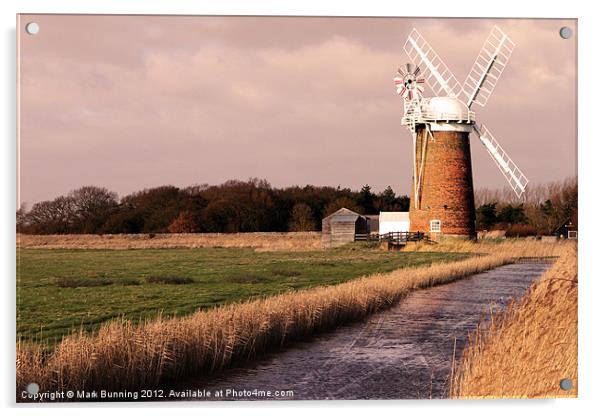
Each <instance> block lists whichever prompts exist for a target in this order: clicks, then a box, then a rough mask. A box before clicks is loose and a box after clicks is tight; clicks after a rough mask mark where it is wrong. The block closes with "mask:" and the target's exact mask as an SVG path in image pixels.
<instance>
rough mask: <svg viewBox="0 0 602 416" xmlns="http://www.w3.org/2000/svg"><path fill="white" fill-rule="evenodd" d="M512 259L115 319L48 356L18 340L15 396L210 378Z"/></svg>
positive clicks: (410, 271) (505, 257)
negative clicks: (30, 387)
mask: <svg viewBox="0 0 602 416" xmlns="http://www.w3.org/2000/svg"><path fill="white" fill-rule="evenodd" d="M511 261H512V255H509V254H507V253H498V254H494V255H487V256H478V257H473V258H470V259H466V260H462V261H458V262H454V263H446V264H436V265H431V266H429V267H423V268H415V269H400V270H396V271H393V272H391V273H388V274H383V275H372V276H368V277H364V278H359V279H356V280H353V281H350V282H346V283H343V284H339V285H336V286H329V287H319V288H314V289H309V290H304V291H298V292H291V293H286V294H283V295H279V296H273V297H269V298H265V299H259V300H254V301H249V302H245V303H239V304H232V305H226V306H221V307H217V308H215V309H212V310H209V311H200V312H197V313H195V314H193V315H190V316H188V317H183V318H165V317H159V318H157V319H154V320H150V321H146V322H143V323H140V324H134V323H132V322H130V321H127V320H114V321H110V322H108V323H106V324H104V325H103V326H102V327H101V329H100V330H99V332H98V333H97V334H95V335H87V334H84V333H83V332H82V333H79V334H74V335H70V336H68V337H66V338H64V339H63V341H62V342H60V343H59V344H58V345H57V346H56V347H55V348H54V349H53V350H52V351H50V352H46V353H44V352H43V351H42V349H43V347H42V346H40V345H36V344H26V343H18V344H17V392H20V391H22V389H24V387H25V386H26V385H27V384H28V383H30V382H32V381H35V382H36V383H38V384H39V385H40V386H41V389H42V390H54V389H58V390H65V389H71V390H74V389H88V390H90V389H102V388H105V389H106V388H110V389H112V390H118V389H131V390H134V389H138V388H142V387H144V388H148V387H152V386H157V385H160V384H161V383H165V382H167V381H169V380H174V379H178V378H179V377H182V376H184V375H186V374H198V375H202V374H210V373H212V372H214V371H217V370H219V369H221V368H224V367H227V366H229V365H231V364H232V363H233V362H239V361H244V360H247V359H250V358H253V357H254V356H255V355H256V354H259V353H262V352H265V351H268V350H269V349H271V348H278V347H280V346H282V345H283V344H285V343H287V342H289V341H291V340H295V339H303V338H307V337H309V336H311V335H312V334H314V333H316V332H319V331H323V330H326V329H329V328H332V327H335V326H336V325H339V324H341V323H343V322H348V321H353V320H359V319H362V318H363V317H365V316H366V315H368V314H370V313H372V312H374V311H377V310H380V309H383V308H386V307H389V306H391V305H392V304H394V303H396V302H397V301H399V299H400V298H402V297H403V296H405V295H406V294H407V293H409V292H411V291H413V290H416V289H420V288H425V287H429V286H433V285H436V284H442V283H447V282H451V281H454V280H457V279H460V278H463V277H466V276H469V275H471V274H474V273H478V272H481V271H484V270H488V269H491V268H494V267H497V266H500V265H503V264H506V263H509V262H511Z"/></svg>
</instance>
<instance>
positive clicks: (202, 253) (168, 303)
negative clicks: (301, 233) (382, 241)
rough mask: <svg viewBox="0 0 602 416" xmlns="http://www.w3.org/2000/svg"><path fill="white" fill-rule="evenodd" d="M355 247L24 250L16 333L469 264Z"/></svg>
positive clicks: (48, 333)
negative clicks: (435, 266) (371, 276)
mask: <svg viewBox="0 0 602 416" xmlns="http://www.w3.org/2000/svg"><path fill="white" fill-rule="evenodd" d="M467 256H468V255H467V254H464V253H435V252H433V253H429V252H407V253H406V252H387V251H382V250H379V249H376V248H371V247H368V246H366V245H353V246H348V247H343V248H338V249H332V250H326V251H315V252H255V251H254V250H252V249H242V248H241V249H238V248H199V249H144V250H44V249H43V250H38V249H17V335H18V337H19V338H21V339H27V340H34V341H45V342H48V343H49V344H53V343H55V342H57V341H59V340H60V339H61V338H62V337H63V336H64V335H66V334H68V333H69V332H71V331H73V330H78V329H79V328H81V327H83V328H84V329H85V330H87V331H94V330H96V329H98V327H99V325H100V324H101V323H102V322H105V321H107V320H110V319H112V318H115V317H118V316H125V317H126V318H129V319H133V320H140V319H145V318H151V317H153V316H156V315H157V314H158V313H160V312H163V313H164V314H166V315H184V314H190V313H192V312H194V311H196V310H197V309H199V308H201V309H205V308H210V307H213V306H216V305H221V304H226V303H231V302H236V301H242V300H247V299H249V298H253V297H258V296H270V295H275V294H278V293H282V292H285V291H289V290H295V289H303V288H310V287H314V286H320V285H333V284H337V283H341V282H345V281H348V280H351V279H354V278H357V277H359V276H362V275H367V274H372V273H376V272H388V271H392V270H395V269H399V268H403V267H414V266H423V265H426V264H431V263H434V262H442V261H455V260H460V259H463V258H466V257H467Z"/></svg>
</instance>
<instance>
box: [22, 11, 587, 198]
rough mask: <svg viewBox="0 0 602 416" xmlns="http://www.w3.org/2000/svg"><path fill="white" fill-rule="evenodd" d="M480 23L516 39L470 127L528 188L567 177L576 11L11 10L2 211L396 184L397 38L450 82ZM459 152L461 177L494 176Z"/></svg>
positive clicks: (405, 164) (405, 187) (461, 69)
mask: <svg viewBox="0 0 602 416" xmlns="http://www.w3.org/2000/svg"><path fill="white" fill-rule="evenodd" d="M29 22H36V23H38V25H39V28H40V30H39V33H38V34H36V35H28V34H26V33H25V31H24V28H25V25H26V24H27V23H29ZM494 25H498V26H499V27H500V28H501V29H502V30H503V31H504V32H506V33H507V34H508V35H509V36H510V37H511V38H512V40H513V41H514V42H515V43H516V47H515V49H514V52H513V54H512V58H511V60H510V63H509V65H508V66H507V68H506V70H505V71H504V73H503V74H502V77H501V79H500V81H499V82H498V84H497V86H496V89H495V91H494V93H493V95H492V96H491V97H490V99H489V101H488V103H487V106H486V107H485V108H481V107H478V106H474V107H473V109H474V110H475V111H476V116H477V119H478V121H479V122H480V123H481V122H483V123H485V124H486V125H487V127H488V128H489V130H490V131H491V132H492V133H493V135H494V136H495V137H496V139H497V140H498V141H499V142H500V143H501V144H502V146H503V147H504V149H505V150H506V152H507V153H508V154H509V155H510V156H511V157H512V159H513V160H514V161H515V162H516V163H517V165H518V166H519V167H520V168H521V169H522V170H523V172H524V173H525V175H526V176H527V177H528V178H529V179H530V181H531V183H545V182H549V181H555V180H562V179H564V178H566V177H569V176H575V175H576V172H577V166H576V164H577V101H576V98H577V74H576V72H577V71H576V70H577V68H576V66H577V40H576V37H577V36H576V35H574V36H573V37H572V38H571V39H568V40H565V39H562V38H561V37H560V36H559V29H560V27H562V26H568V27H570V28H572V29H573V33H575V34H576V32H577V24H576V21H575V20H551V19H550V20H529V19H522V20H516V19H514V20H508V19H426V18H420V19H417V18H412V19H410V18H332V17H323V18H315V17H216V16H110V15H103V16H95V15H21V17H20V19H19V23H18V28H17V30H18V42H19V47H18V55H19V56H18V66H19V67H18V76H19V80H18V82H19V85H18V100H19V103H18V105H19V107H18V118H19V119H18V133H19V138H18V149H19V161H18V168H19V172H18V175H19V189H18V203H19V204H20V203H21V202H24V203H26V204H27V205H28V206H29V207H30V206H31V205H32V204H33V203H35V202H39V201H42V200H48V199H53V198H55V197H56V196H59V195H64V194H67V193H68V192H69V191H70V190H73V189H76V188H79V187H81V186H84V185H96V186H102V187H106V188H109V189H111V190H113V191H115V192H117V193H118V194H119V195H120V196H124V195H126V194H128V193H131V192H135V191H138V190H141V189H144V188H150V187H155V186H161V185H174V186H178V187H185V186H189V185H193V184H204V183H207V184H219V183H222V182H224V181H226V180H228V179H240V180H246V179H248V178H250V177H258V178H265V179H267V180H268V181H269V182H270V183H271V184H272V185H273V186H276V187H285V186H290V185H301V186H303V185H306V184H313V185H331V186H341V187H350V188H352V189H359V188H361V186H362V185H364V184H369V185H370V186H372V188H373V190H375V191H381V190H383V189H384V188H385V187H386V186H391V187H392V188H393V189H394V190H395V191H396V192H397V193H400V194H409V190H410V187H411V176H412V143H411V135H410V133H409V132H408V130H406V129H405V128H403V127H402V126H400V117H401V115H402V109H403V103H402V99H401V98H400V97H398V96H397V95H396V94H395V89H394V85H393V77H394V76H395V72H396V70H397V68H398V67H399V66H401V65H403V64H405V63H406V62H409V59H408V58H407V56H406V55H405V53H404V52H403V43H404V42H405V39H406V38H407V36H408V34H409V33H410V31H411V29H412V28H414V27H415V28H417V29H418V30H419V31H420V33H421V34H422V35H423V36H424V37H425V38H426V39H427V40H428V41H429V43H430V44H431V46H432V47H433V48H434V49H435V50H436V51H437V53H438V54H439V56H440V57H441V58H442V59H443V61H444V62H445V63H446V64H447V66H448V67H449V68H450V69H451V70H452V72H453V73H454V74H455V76H456V78H457V79H458V80H459V81H460V83H462V82H463V81H464V79H465V77H466V75H467V74H468V71H469V70H470V68H471V66H472V64H473V62H474V60H475V58H476V56H477V54H478V52H479V50H480V49H481V46H482V44H483V42H484V40H485V39H486V37H487V36H488V34H489V32H490V30H491V29H492V27H493V26H494ZM431 94H432V92H430V91H428V90H427V92H426V93H425V95H426V96H429V95H431ZM471 146H472V160H473V178H474V183H475V187H476V188H481V187H488V188H502V187H504V186H507V185H506V182H505V179H504V178H503V176H502V174H501V173H500V172H499V171H498V169H497V167H496V166H495V165H494V163H493V161H492V160H491V159H490V157H489V156H488V154H487V153H486V151H485V149H484V147H483V146H482V145H481V144H480V142H479V141H478V140H477V139H476V137H472V139H471Z"/></svg>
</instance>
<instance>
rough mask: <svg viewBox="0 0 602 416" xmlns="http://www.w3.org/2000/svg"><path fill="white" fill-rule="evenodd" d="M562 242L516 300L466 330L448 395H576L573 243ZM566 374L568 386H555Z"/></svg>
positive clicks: (518, 396) (575, 270)
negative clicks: (539, 275) (552, 261)
mask: <svg viewBox="0 0 602 416" xmlns="http://www.w3.org/2000/svg"><path fill="white" fill-rule="evenodd" d="M562 248H563V252H562V254H561V257H560V259H559V260H558V261H557V262H556V264H555V265H554V266H553V267H552V268H551V269H550V270H549V271H548V272H547V273H545V274H544V276H542V278H541V279H540V280H539V281H538V282H536V283H535V284H534V285H533V286H532V288H531V289H530V291H529V293H528V294H527V295H526V296H525V297H523V299H522V300H521V301H519V302H518V303H516V304H514V305H513V306H512V307H510V308H508V309H506V311H503V312H499V313H497V314H494V315H493V316H492V317H491V320H490V322H489V323H487V324H482V325H480V327H479V328H478V329H477V330H476V331H475V332H474V333H473V334H472V335H471V337H470V339H469V343H468V345H467V347H466V348H465V349H464V352H463V356H462V359H461V360H460V362H459V365H458V367H457V369H455V371H454V373H455V374H454V375H453V376H452V380H451V381H452V382H451V389H450V390H451V396H452V397H455V398H489V397H496V398H502V397H504V398H524V397H577V291H578V289H577V249H576V245H575V244H566V245H564V246H563V247H562ZM565 378H567V379H570V380H571V381H572V383H573V386H574V387H573V388H572V389H570V390H566V391H565V390H562V389H561V388H560V380H561V379H565Z"/></svg>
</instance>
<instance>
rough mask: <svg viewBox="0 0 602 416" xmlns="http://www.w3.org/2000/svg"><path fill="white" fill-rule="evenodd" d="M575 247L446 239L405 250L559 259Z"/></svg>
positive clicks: (568, 243)
mask: <svg viewBox="0 0 602 416" xmlns="http://www.w3.org/2000/svg"><path fill="white" fill-rule="evenodd" d="M573 246H574V243H573V241H570V240H559V241H557V242H550V243H548V242H544V241H541V240H535V239H533V240H527V239H524V238H507V239H503V240H499V241H495V240H494V241H487V240H478V241H474V240H466V239H459V238H446V239H443V240H440V241H439V242H438V243H437V244H426V243H411V244H408V245H407V246H406V247H405V248H404V251H438V252H464V253H481V254H495V253H504V254H506V255H510V256H513V257H558V256H560V255H561V254H562V253H565V252H566V250H567V248H569V247H573Z"/></svg>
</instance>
